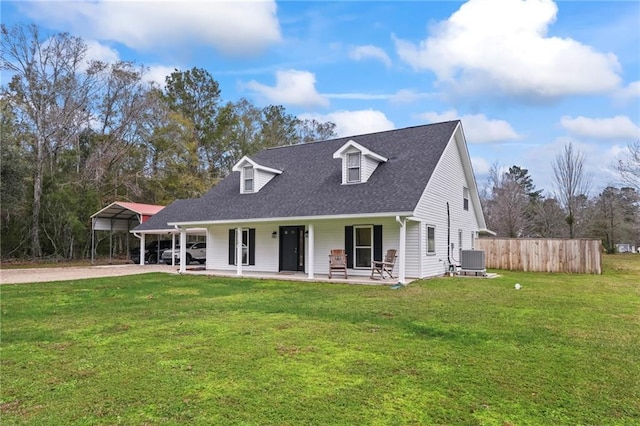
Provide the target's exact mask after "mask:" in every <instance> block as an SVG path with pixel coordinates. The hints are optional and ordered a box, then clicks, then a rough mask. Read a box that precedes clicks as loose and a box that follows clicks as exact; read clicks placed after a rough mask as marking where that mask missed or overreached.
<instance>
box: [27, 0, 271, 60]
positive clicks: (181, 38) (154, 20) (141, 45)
mask: <svg viewBox="0 0 640 426" xmlns="http://www.w3.org/2000/svg"><path fill="white" fill-rule="evenodd" d="M276 9H277V6H276V3H275V1H238V2H234V1H208V0H190V1H188V2H187V1H184V2H183V1H161V0H155V1H145V0H140V1H109V0H99V1H92V2H81V1H55V2H54V1H51V2H30V3H29V6H28V7H25V8H24V12H25V13H26V14H28V15H29V16H30V17H31V18H32V19H35V20H39V21H42V22H45V21H46V23H47V25H48V26H50V27H57V28H59V29H63V30H65V31H69V32H71V33H73V34H76V35H79V36H81V37H83V38H90V39H94V38H95V39H100V40H112V41H116V42H120V43H123V44H125V45H127V46H129V47H131V48H134V49H154V48H163V49H167V48H170V47H176V46H184V44H186V43H192V44H202V45H209V46H213V47H214V48H215V49H217V50H219V51H221V52H223V53H226V54H230V55H249V54H254V53H257V52H260V51H262V50H263V49H264V48H265V47H267V46H269V45H271V44H273V43H276V42H279V41H280V40H281V34H280V24H279V22H278V18H277V14H276Z"/></svg>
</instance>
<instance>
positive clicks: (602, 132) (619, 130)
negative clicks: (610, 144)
mask: <svg viewBox="0 0 640 426" xmlns="http://www.w3.org/2000/svg"><path fill="white" fill-rule="evenodd" d="M560 124H561V125H562V127H564V128H565V129H566V130H567V131H568V132H569V133H571V134H573V135H576V136H581V137H586V138H591V139H631V140H637V139H638V138H640V127H638V126H637V125H636V124H634V123H633V122H632V121H631V119H630V118H629V117H627V116H626V115H617V116H615V117H611V118H587V117H583V116H578V117H575V118H573V117H569V116H564V117H562V118H561V119H560Z"/></svg>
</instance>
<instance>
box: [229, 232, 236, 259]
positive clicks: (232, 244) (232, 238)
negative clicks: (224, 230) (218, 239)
mask: <svg viewBox="0 0 640 426" xmlns="http://www.w3.org/2000/svg"><path fill="white" fill-rule="evenodd" d="M235 264H236V230H235V229H229V265H235Z"/></svg>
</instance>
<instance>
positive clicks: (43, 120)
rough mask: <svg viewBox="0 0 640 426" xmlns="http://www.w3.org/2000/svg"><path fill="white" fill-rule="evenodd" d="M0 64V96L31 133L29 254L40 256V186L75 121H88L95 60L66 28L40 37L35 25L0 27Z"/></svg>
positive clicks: (70, 138) (68, 140) (69, 140)
mask: <svg viewBox="0 0 640 426" xmlns="http://www.w3.org/2000/svg"><path fill="white" fill-rule="evenodd" d="M0 33H1V35H2V37H1V40H0V54H1V58H2V69H3V70H6V71H9V72H10V74H11V75H12V77H11V81H10V82H9V84H8V87H7V88H3V91H2V92H3V93H2V96H3V98H5V99H7V101H8V102H9V103H10V104H11V106H12V108H13V109H14V111H16V113H17V114H18V116H19V119H20V120H21V121H22V122H23V123H25V125H26V126H27V127H28V130H29V132H30V133H31V134H32V135H33V137H32V138H29V140H30V141H31V147H30V148H31V151H32V153H33V154H32V159H31V160H32V162H33V170H34V172H33V200H32V201H33V204H32V214H31V255H32V257H34V258H36V257H40V256H41V254H42V250H41V245H40V214H41V201H42V185H43V179H44V176H45V173H46V170H45V166H46V164H47V163H48V164H49V171H51V172H52V171H54V164H55V159H56V156H57V155H58V153H59V152H60V151H61V149H62V148H64V147H65V146H67V145H69V144H70V143H72V141H73V140H74V138H75V131H74V129H75V128H76V127H77V126H78V123H83V122H85V123H86V121H87V111H88V104H89V102H90V99H91V97H92V96H93V95H94V94H95V90H96V83H97V81H96V74H97V73H98V72H100V71H101V70H100V68H99V65H98V64H87V63H86V62H85V56H86V50H87V47H86V44H85V43H84V42H83V41H82V40H81V39H80V38H78V37H72V36H70V35H69V34H67V33H61V34H55V35H52V36H47V37H45V36H43V35H41V34H40V32H39V30H38V28H37V27H36V26H35V25H30V26H21V25H16V26H14V27H12V28H8V27H7V26H5V25H4V24H3V25H1V26H0Z"/></svg>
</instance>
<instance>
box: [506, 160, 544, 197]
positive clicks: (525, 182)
mask: <svg viewBox="0 0 640 426" xmlns="http://www.w3.org/2000/svg"><path fill="white" fill-rule="evenodd" d="M507 174H508V175H509V176H510V177H511V178H512V179H513V180H514V181H515V182H516V183H517V184H518V185H520V187H521V188H522V189H523V190H524V191H525V192H526V194H527V195H528V196H529V199H531V200H532V201H533V200H537V199H539V198H540V197H541V196H542V190H541V189H540V190H536V186H535V185H534V184H533V179H532V178H531V175H529V170H527V169H523V168H521V167H520V166H516V165H513V166H511V167H509V171H508V172H507Z"/></svg>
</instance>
